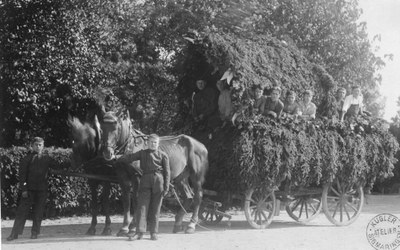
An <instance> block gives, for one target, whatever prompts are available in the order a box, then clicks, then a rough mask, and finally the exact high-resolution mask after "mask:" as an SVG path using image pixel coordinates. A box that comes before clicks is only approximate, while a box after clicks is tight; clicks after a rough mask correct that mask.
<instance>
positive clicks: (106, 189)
mask: <svg viewBox="0 0 400 250" xmlns="http://www.w3.org/2000/svg"><path fill="white" fill-rule="evenodd" d="M110 190H111V183H110V182H105V183H103V193H102V199H101V204H103V212H104V215H105V216H106V221H105V226H104V229H103V232H102V233H101V234H102V235H111V219H110Z"/></svg>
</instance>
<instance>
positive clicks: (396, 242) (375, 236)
mask: <svg viewBox="0 0 400 250" xmlns="http://www.w3.org/2000/svg"><path fill="white" fill-rule="evenodd" d="M366 231H367V239H368V242H369V244H371V246H372V247H374V248H375V249H388V250H394V249H396V248H397V247H398V246H400V219H399V218H397V217H396V216H395V215H393V214H388V213H383V214H378V215H377V216H375V217H374V218H372V220H371V221H370V222H369V223H368V225H367V230H366Z"/></svg>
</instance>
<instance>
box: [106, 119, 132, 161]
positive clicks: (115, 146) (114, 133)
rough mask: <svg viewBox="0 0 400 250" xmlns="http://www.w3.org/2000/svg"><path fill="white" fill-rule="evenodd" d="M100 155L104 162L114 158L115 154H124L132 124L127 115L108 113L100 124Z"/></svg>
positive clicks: (130, 137)
mask: <svg viewBox="0 0 400 250" xmlns="http://www.w3.org/2000/svg"><path fill="white" fill-rule="evenodd" d="M101 130H102V132H103V134H102V139H103V140H102V143H101V144H102V149H103V151H102V154H103V157H104V159H105V160H107V161H109V160H112V159H114V158H115V156H116V155H117V154H124V153H125V152H126V150H127V148H128V146H129V145H130V141H131V139H132V134H131V132H132V123H131V120H130V117H129V113H128V112H127V113H126V114H121V115H118V114H116V113H115V112H112V111H108V112H106V113H105V114H104V116H103V120H102V122H101Z"/></svg>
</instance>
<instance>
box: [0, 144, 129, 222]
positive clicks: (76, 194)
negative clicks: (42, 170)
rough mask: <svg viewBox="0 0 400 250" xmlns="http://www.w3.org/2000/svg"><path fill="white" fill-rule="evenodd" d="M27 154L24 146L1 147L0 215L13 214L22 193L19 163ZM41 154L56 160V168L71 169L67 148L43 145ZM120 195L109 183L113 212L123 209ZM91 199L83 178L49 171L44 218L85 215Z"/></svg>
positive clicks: (115, 187) (27, 151)
mask: <svg viewBox="0 0 400 250" xmlns="http://www.w3.org/2000/svg"><path fill="white" fill-rule="evenodd" d="M28 153H29V149H27V148H25V147H11V148H8V149H3V148H0V167H1V217H2V218H7V217H9V218H13V217H15V214H16V209H17V205H18V200H19V199H20V195H21V192H20V188H19V175H18V169H19V163H20V161H21V159H22V158H23V157H25V156H26V155H27V154H28ZM44 153H46V154H49V156H50V157H51V158H53V159H54V160H55V162H56V169H58V170H65V171H71V170H70V167H71V166H70V164H71V161H70V155H71V150H70V149H63V148H45V149H44ZM120 195H121V191H120V189H119V186H118V185H112V188H111V195H110V201H111V202H110V209H111V211H113V212H118V213H120V212H121V211H122V203H121V201H120V200H119V197H120ZM90 200H91V196H90V189H89V186H88V184H87V180H86V179H84V178H81V177H73V176H64V175H55V174H50V175H49V189H48V200H47V202H46V204H47V207H46V211H45V217H46V218H52V217H55V216H70V215H79V214H86V213H88V211H90V210H89V206H90Z"/></svg>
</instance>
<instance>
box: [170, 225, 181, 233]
mask: <svg viewBox="0 0 400 250" xmlns="http://www.w3.org/2000/svg"><path fill="white" fill-rule="evenodd" d="M182 231H183V227H182V226H174V230H172V232H173V233H174V234H176V233H179V232H182Z"/></svg>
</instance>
